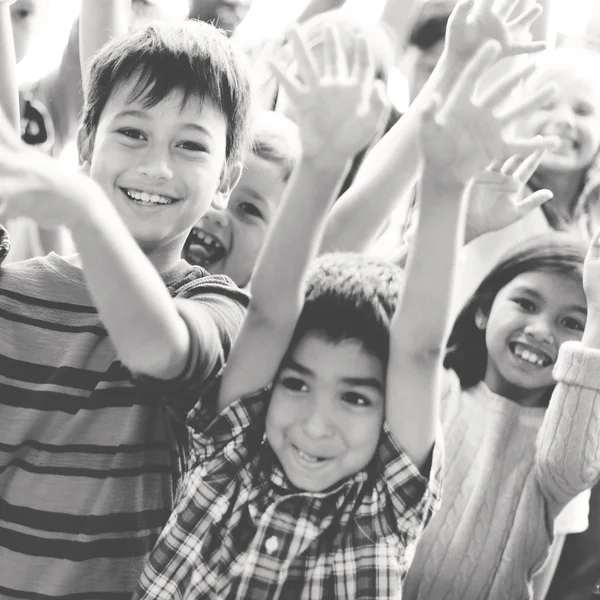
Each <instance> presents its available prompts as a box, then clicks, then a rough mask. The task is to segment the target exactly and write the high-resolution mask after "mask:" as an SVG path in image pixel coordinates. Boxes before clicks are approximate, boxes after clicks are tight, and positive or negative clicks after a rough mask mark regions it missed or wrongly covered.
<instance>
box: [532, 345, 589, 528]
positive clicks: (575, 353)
mask: <svg viewBox="0 0 600 600" xmlns="http://www.w3.org/2000/svg"><path fill="white" fill-rule="evenodd" d="M554 378H555V379H556V380H557V384H556V387H555V388H554V392H553V394H552V399H551V400H550V404H549V406H548V410H547V411H546V414H545V416H544V422H543V424H542V427H541V428H540V431H539V434H538V438H537V455H536V470H537V476H538V481H539V484H540V486H541V488H542V491H543V493H544V496H545V497H546V500H547V501H548V503H549V509H550V516H551V517H552V518H554V517H555V516H556V513H557V512H558V511H559V510H560V509H562V507H563V506H564V505H565V504H566V503H567V502H569V500H571V499H572V498H573V497H575V496H576V495H577V494H579V493H580V492H582V491H583V490H585V489H587V488H590V487H592V485H594V483H595V482H596V481H597V480H598V477H599V476H600V443H598V440H599V439H600V350H594V349H591V348H585V347H584V346H582V345H581V344H580V343H578V342H566V343H564V344H563V345H562V346H561V348H560V352H559V355H558V360H557V361H556V364H555V366H554Z"/></svg>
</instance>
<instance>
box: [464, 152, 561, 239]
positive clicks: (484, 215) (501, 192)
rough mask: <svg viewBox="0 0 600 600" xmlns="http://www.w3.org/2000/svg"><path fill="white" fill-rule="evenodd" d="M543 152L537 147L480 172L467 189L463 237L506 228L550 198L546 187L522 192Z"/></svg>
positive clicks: (549, 192) (473, 236) (469, 237)
mask: <svg viewBox="0 0 600 600" xmlns="http://www.w3.org/2000/svg"><path fill="white" fill-rule="evenodd" d="M543 155H544V149H540V150H537V151H536V152H534V153H533V154H530V155H529V156H527V157H522V156H512V157H511V158H509V159H508V160H507V161H505V162H503V161H494V162H493V163H492V164H491V165H489V166H488V168H487V169H485V170H484V171H482V172H481V173H480V175H479V176H478V177H477V178H476V179H475V180H474V181H473V185H472V186H471V189H470V191H469V208H468V212H467V226H466V236H465V237H466V240H472V239H474V238H476V237H478V236H480V235H483V234H485V233H489V232H490V231H497V230H499V229H503V228H504V227H508V226H509V225H512V224H513V223H515V222H516V221H518V220H519V219H522V218H523V217H525V216H526V215H528V214H529V213H530V212H531V211H532V210H534V209H535V208H537V207H538V206H541V205H542V204H543V203H544V202H546V201H548V200H550V199H551V198H552V196H553V194H552V192H551V191H550V190H538V191H536V192H533V193H532V194H528V195H526V196H525V195H524V194H525V190H526V186H527V182H528V181H529V179H531V176H532V175H533V174H534V173H535V171H536V169H537V168H538V166H539V164H540V161H541V160H542V157H543Z"/></svg>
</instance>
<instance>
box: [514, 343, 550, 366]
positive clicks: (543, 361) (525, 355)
mask: <svg viewBox="0 0 600 600" xmlns="http://www.w3.org/2000/svg"><path fill="white" fill-rule="evenodd" d="M515 354H516V355H517V356H518V357H519V358H521V359H523V360H525V361H527V362H529V363H531V364H532V365H538V366H539V367H545V366H547V365H549V364H550V363H549V361H548V359H547V358H546V357H545V356H541V355H539V354H536V353H535V352H533V351H531V350H528V349H526V348H522V347H521V346H519V345H517V346H516V347H515Z"/></svg>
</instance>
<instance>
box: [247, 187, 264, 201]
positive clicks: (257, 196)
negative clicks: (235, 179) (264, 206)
mask: <svg viewBox="0 0 600 600" xmlns="http://www.w3.org/2000/svg"><path fill="white" fill-rule="evenodd" d="M242 191H243V192H245V193H246V194H248V195H249V196H252V198H254V199H255V200H258V201H259V202H264V203H267V199H266V198H265V197H264V196H262V195H261V194H259V193H258V192H256V191H255V190H253V189H252V188H248V187H242Z"/></svg>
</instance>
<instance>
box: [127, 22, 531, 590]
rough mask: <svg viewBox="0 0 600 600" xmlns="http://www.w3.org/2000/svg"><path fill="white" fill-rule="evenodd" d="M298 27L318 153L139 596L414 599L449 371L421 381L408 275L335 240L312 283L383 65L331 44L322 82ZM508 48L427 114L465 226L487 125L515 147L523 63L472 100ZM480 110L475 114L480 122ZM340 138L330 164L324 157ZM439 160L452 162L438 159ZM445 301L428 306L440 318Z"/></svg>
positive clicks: (430, 194) (446, 214)
mask: <svg viewBox="0 0 600 600" xmlns="http://www.w3.org/2000/svg"><path fill="white" fill-rule="evenodd" d="M295 35H298V34H297V33H296V34H295ZM296 43H297V55H298V56H299V58H300V60H299V61H298V62H299V65H300V66H301V70H300V72H299V74H298V77H299V79H300V80H301V81H304V82H307V83H306V84H305V86H302V85H301V84H300V83H299V82H295V81H290V80H289V79H288V78H287V77H286V76H285V75H284V74H283V73H282V72H281V71H280V70H277V72H278V74H279V77H280V80H281V83H282V85H284V86H285V88H286V91H287V92H288V93H289V94H290V97H291V98H292V100H293V101H294V102H295V103H296V105H297V107H298V108H297V111H298V115H299V116H300V117H301V119H302V120H301V123H302V125H301V126H300V131H301V132H302V133H301V135H302V141H303V152H304V154H303V158H302V160H301V163H300V166H299V169H298V170H297V171H296V173H295V175H294V179H293V184H292V186H291V187H290V191H289V194H288V196H287V197H286V199H285V201H284V204H283V206H282V208H281V210H280V212H279V213H278V215H277V218H276V221H275V224H274V226H273V228H272V229H271V231H270V235H269V238H268V240H267V243H266V246H265V249H264V250H263V253H262V255H261V259H260V261H259V265H258V267H257V269H256V271H255V273H254V276H253V279H252V288H253V296H252V300H251V304H250V308H249V312H248V316H247V318H246V321H245V323H244V326H243V328H242V331H241V333H240V336H239V337H238V339H237V341H236V344H235V346H234V349H233V351H232V354H231V357H230V360H229V362H228V363H227V365H226V367H225V369H224V371H223V374H222V378H221V381H220V387H219V389H218V390H217V389H215V390H213V393H212V395H206V396H205V397H204V398H202V400H201V402H200V403H199V405H198V406H197V407H196V409H195V410H194V412H193V413H192V416H191V418H190V421H189V423H190V425H191V427H192V439H193V446H194V464H193V468H192V469H191V470H190V472H189V473H188V474H187V475H186V477H185V479H184V482H183V486H182V491H181V494H180V496H179V502H178V505H177V507H176V508H175V511H174V513H173V515H172V516H171V518H170V520H169V523H168V524H167V527H166V529H165V530H164V531H163V533H162V535H161V537H160V539H159V541H158V543H157V546H156V547H155V549H154V551H153V553H152V554H151V556H150V558H149V561H148V563H147V566H146V569H145V571H144V573H143V575H142V579H141V581H140V586H139V588H138V591H137V594H136V596H135V597H136V598H144V599H150V598H153V599H158V598H160V599H167V598H185V597H192V596H203V597H206V598H217V597H218V598H248V599H252V598H286V599H287V598H334V597H343V598H391V597H399V595H400V593H401V585H402V581H403V579H404V575H405V573H406V569H407V567H408V565H409V564H410V557H411V554H412V551H413V549H414V544H415V542H416V540H417V538H418V537H419V535H420V533H421V531H422V528H423V527H424V525H425V524H426V523H427V521H428V520H429V518H430V516H431V514H432V513H433V512H434V511H435V510H436V508H437V505H438V502H439V484H440V480H439V477H440V466H441V464H440V459H441V457H440V452H439V450H440V448H439V447H438V446H436V444H435V439H436V423H437V409H436V402H437V397H438V391H437V384H436V380H437V376H436V372H435V371H436V370H434V372H428V373H427V377H426V378H425V379H423V380H421V379H419V381H417V379H418V378H419V373H417V374H415V371H414V369H415V368H416V369H417V371H418V367H419V363H421V362H424V358H425V357H427V358H428V359H429V358H430V357H433V356H434V354H431V355H429V354H428V353H426V354H425V355H421V354H420V350H421V349H422V348H423V347H422V346H421V344H420V343H419V342H423V343H424V344H427V346H426V349H427V350H429V349H430V347H429V345H428V344H430V343H434V340H433V339H432V338H424V339H421V338H419V336H411V335H406V334H405V332H404V328H405V327H407V326H408V325H409V324H408V323H406V322H405V318H404V308H403V306H399V307H398V308H396V309H395V305H396V304H397V295H398V291H399V284H400V278H399V273H398V272H397V271H395V270H394V268H393V267H391V266H390V265H386V264H385V263H379V262H378V261H375V260H370V259H365V258H361V257H359V256H345V255H342V256H339V255H332V256H327V257H325V258H324V260H322V261H321V262H320V263H317V264H316V265H315V268H314V271H313V274H312V275H311V276H310V277H309V278H308V285H307V287H308V289H307V293H306V295H304V294H303V291H304V290H303V288H304V280H305V273H306V270H307V267H308V264H309V262H310V260H311V258H312V257H313V256H314V255H315V254H316V252H317V249H318V245H319V237H320V236H321V235H322V230H323V221H324V218H325V215H326V214H327V211H328V209H329V207H330V205H331V204H332V202H333V199H334V198H335V193H336V185H337V186H339V183H340V182H341V181H342V177H343V172H342V173H341V175H342V177H340V176H339V175H338V177H337V178H336V179H335V180H333V181H331V180H330V181H329V182H328V185H327V186H325V185H324V184H323V183H321V184H320V185H319V186H316V185H315V184H314V179H313V178H311V177H309V178H308V179H306V180H305V179H304V177H303V175H305V174H309V175H310V174H311V170H313V169H315V168H317V169H321V172H324V173H327V174H328V177H330V178H331V173H332V172H333V168H332V167H333V166H334V165H335V164H337V165H338V171H339V166H340V165H342V164H345V165H346V168H347V165H348V163H349V159H350V157H351V156H352V152H351V150H352V148H351V144H350V143H349V141H350V140H353V142H354V146H355V147H360V144H361V143H362V142H363V141H364V139H365V137H366V135H365V134H366V133H367V132H368V128H365V127H363V126H362V121H363V120H364V119H361V118H360V114H361V113H360V112H359V113H358V115H357V116H356V117H354V115H353V114H352V113H353V112H356V110H357V106H358V107H360V105H361V103H362V99H361V98H360V96H358V97H357V96H356V92H354V94H353V96H354V102H351V101H350V100H351V99H352V95H351V96H349V98H348V99H346V100H345V102H342V99H344V96H343V95H341V92H345V93H346V94H347V93H348V92H349V91H352V88H353V87H354V88H358V91H360V92H361V95H362V94H364V93H365V91H364V90H360V87H361V86H360V84H359V82H361V81H364V86H365V87H366V86H367V84H368V82H369V78H368V77H367V76H366V74H367V73H370V79H371V80H372V78H373V73H372V66H369V65H364V66H363V61H364V58H363V57H362V56H359V57H358V59H357V62H358V65H359V69H358V72H357V71H356V70H353V71H352V76H351V78H350V81H348V79H347V76H342V77H339V76H338V77H337V78H334V77H333V72H334V71H332V70H331V68H332V67H331V66H330V65H329V60H331V59H328V62H327V63H326V70H325V73H326V75H325V77H324V78H323V79H321V81H320V82H319V78H318V75H317V70H316V67H315V66H314V64H313V63H311V61H310V54H309V53H308V52H307V50H306V49H304V48H303V47H302V45H301V44H298V42H296ZM326 43H327V46H326V49H325V50H326V56H328V57H334V56H335V54H336V53H335V51H334V48H335V43H334V42H332V41H327V42H326ZM362 44H363V47H362V49H361V52H362V53H365V46H364V44H365V43H364V41H363V42H362ZM498 50H499V48H497V47H495V46H494V44H493V43H492V44H491V45H486V46H485V47H483V48H482V49H481V51H480V52H478V53H477V55H476V57H475V58H474V59H473V60H472V63H470V65H469V66H468V67H467V69H466V70H465V72H464V73H463V75H462V76H461V78H460V80H459V81H458V82H457V83H456V87H455V88H454V90H453V93H452V95H451V97H450V98H449V100H448V102H447V103H446V104H445V106H444V107H443V108H441V109H440V111H439V114H436V115H435V118H434V115H433V111H429V112H428V113H427V114H426V115H425V117H424V125H423V127H424V129H426V130H427V131H426V133H424V134H423V135H424V139H425V144H426V146H425V156H426V161H425V163H426V165H428V164H429V163H430V162H431V164H432V166H433V167H434V168H432V169H431V170H427V173H428V174H432V175H433V181H432V188H430V189H427V190H424V194H426V202H425V203H426V204H427V205H428V206H429V205H432V206H433V205H434V204H439V202H438V198H439V194H438V192H439V191H440V189H446V187H447V186H446V183H448V182H450V183H452V185H451V187H450V189H449V190H448V197H447V198H446V199H445V200H446V201H445V202H444V203H442V205H443V206H447V207H448V208H447V209H445V208H444V209H442V210H440V213H441V214H442V215H443V217H442V218H446V220H448V225H449V229H450V231H451V233H450V234H449V235H450V239H453V238H456V237H457V232H456V231H453V230H452V228H453V227H454V229H456V228H457V227H458V225H457V224H455V222H456V223H458V222H459V221H460V214H459V213H460V212H461V211H462V208H461V206H462V204H463V202H462V199H463V196H464V191H465V186H466V185H467V184H468V181H469V180H470V179H471V178H472V177H473V176H474V174H475V173H476V172H477V171H478V170H479V169H480V168H481V165H482V164H485V160H486V156H487V152H482V151H481V147H482V146H481V145H480V142H481V140H482V139H484V138H485V139H486V144H489V146H487V147H488V149H490V150H491V151H493V152H499V151H503V150H505V149H506V147H512V144H508V143H507V142H506V141H505V140H504V138H503V137H502V135H501V129H502V128H503V127H504V125H505V124H506V123H507V121H508V122H509V123H510V118H508V119H507V121H506V120H501V119H499V118H496V117H495V116H494V111H496V110H497V109H498V101H497V100H498V98H499V97H502V96H503V94H504V93H506V90H507V89H510V87H511V86H514V84H515V83H516V77H515V76H514V75H513V76H512V81H510V82H508V81H503V82H500V84H499V85H498V88H497V89H495V90H490V91H489V94H488V100H487V101H486V103H485V104H484V105H482V106H476V105H474V104H473V103H472V102H471V101H470V95H471V94H472V93H473V90H474V86H475V84H476V83H477V82H478V80H479V77H480V76H481V74H482V73H483V72H484V71H485V70H486V69H487V67H488V66H489V64H490V62H491V61H492V60H493V59H494V58H495V56H497V53H498ZM339 54H340V53H339V51H338V53H337V59H335V60H333V64H336V63H338V62H339V61H342V62H339V64H340V65H341V66H340V71H341V73H344V72H345V70H346V68H345V66H344V65H343V60H342V58H341V57H340V56H339ZM517 75H520V73H519V74H517ZM336 79H337V80H336ZM336 86H337V87H340V88H341V89H340V90H336V89H335V88H336ZM328 87H329V88H330V89H329V90H327V88H328ZM304 88H308V90H306V89H304ZM331 88H333V89H331ZM315 89H316V90H321V92H320V93H317V94H315V93H314V90H315ZM367 90H368V88H367ZM311 92H313V93H312V94H311ZM357 101H358V102H357ZM381 102H382V105H383V101H381ZM521 109H523V110H525V108H524V107H518V108H517V109H515V110H516V112H519V111H520V110H521ZM473 113H474V114H475V116H474V117H473V118H471V114H473ZM467 115H468V116H467ZM477 117H479V118H477ZM351 118H352V119H353V120H352V123H353V127H347V123H348V122H349V121H350V119H351ZM408 118H410V115H409V116H408ZM437 119H440V122H443V123H444V126H443V127H442V126H440V127H438V126H437ZM442 119H443V121H442ZM465 119H466V121H465ZM472 121H474V122H475V123H476V125H477V127H475V128H472V127H471V125H470V124H469V125H468V126H467V127H465V125H466V124H467V123H470V122H472ZM363 129H364V132H363V131H362V130H363ZM457 136H458V137H459V138H460V143H459V144H458V145H455V144H454V141H453V140H454V139H455V138H456V137H457ZM539 143H540V140H538V139H536V140H534V141H533V142H531V141H529V140H528V141H525V142H522V143H521V144H518V146H519V148H528V149H531V148H532V147H535V146H536V145H537V144H539ZM324 147H328V148H329V153H328V154H326V156H328V157H329V160H330V164H329V165H321V164H320V160H321V158H320V157H322V156H324V154H323V149H324ZM449 147H452V148H451V149H452V150H454V152H453V153H450V154H448V150H449ZM341 148H343V149H344V153H345V154H344V155H343V157H342V156H339V155H337V153H339V151H340V149H341ZM438 149H439V150H438ZM482 155H483V161H482ZM316 157H319V160H316ZM448 157H450V161H448ZM342 158H343V160H342ZM440 161H441V162H444V163H447V162H449V163H450V164H445V166H446V167H447V168H445V169H438V168H437V163H438V162H440ZM306 182H311V185H309V186H307V185H306ZM438 186H441V187H438ZM317 191H318V193H317ZM325 191H327V196H328V201H327V202H324V201H323V195H324V193H325ZM424 199H425V195H424ZM436 210H437V207H436ZM424 222H427V220H425V221H424ZM443 241H444V242H446V241H447V240H446V238H445V237H444V240H443ZM446 246H447V245H446ZM446 246H444V250H445V254H446V255H451V254H452V252H448V248H447V247H446ZM436 254H439V252H438V253H436ZM438 258H439V257H438ZM442 258H443V257H442ZM442 262H443V263H444V266H447V267H448V269H447V273H448V275H447V276H445V277H440V281H441V282H442V283H441V285H440V287H439V289H438V290H437V291H439V293H440V297H446V303H449V296H450V290H451V272H452V270H453V269H452V264H451V263H449V262H448V260H442ZM417 272H418V270H417ZM410 275H411V276H412V277H415V270H414V269H412V271H411V272H410ZM405 293H406V292H405ZM304 298H305V301H304ZM440 302H442V300H440ZM394 309H395V311H396V314H395V315H394V316H393V320H392V323H391V324H390V318H391V316H392V312H393V311H394ZM444 312H445V311H443V310H441V311H439V313H434V314H433V315H430V316H432V322H435V323H436V324H439V325H441V326H442V328H443V327H444V321H445V319H446V317H445V314H444ZM438 342H440V343H441V342H443V336H441V337H440V339H439V340H438ZM415 348H416V349H417V352H419V356H418V358H417V356H416V355H415V354H413V352H414V349H415ZM438 354H439V353H438ZM438 362H440V361H439V360H438V359H437V358H436V359H435V363H438ZM439 367H441V364H440V365H439ZM440 371H441V369H440V368H437V372H440ZM406 385H408V386H409V388H408V389H406V388H405V386H406ZM217 415H218V416H217ZM215 417H216V418H215ZM349 565H350V566H351V568H349Z"/></svg>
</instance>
